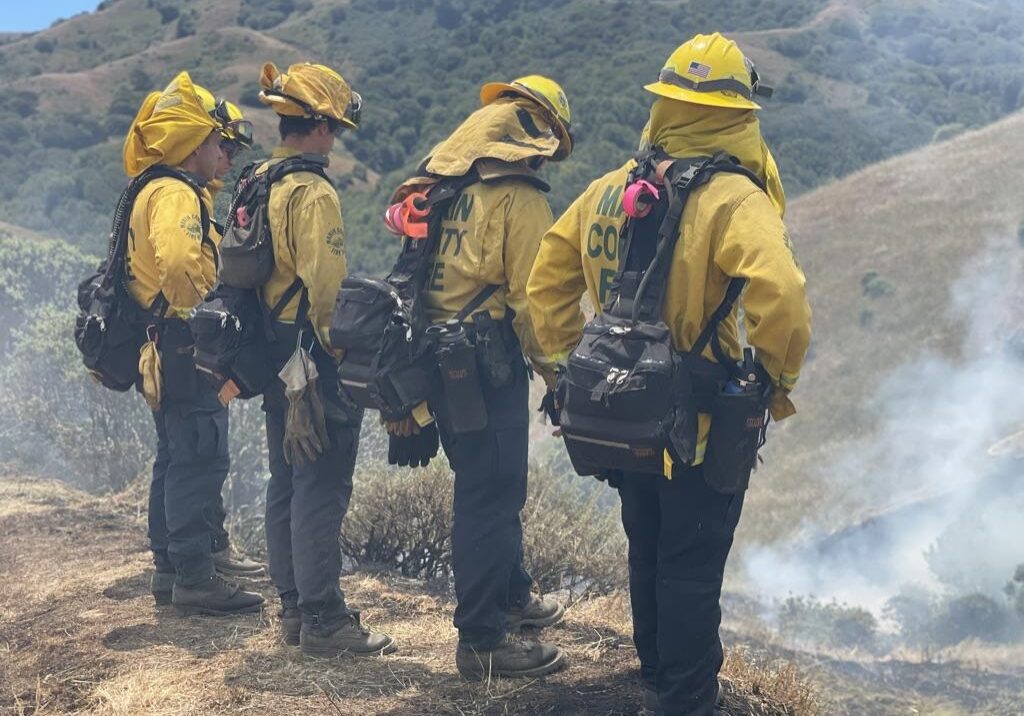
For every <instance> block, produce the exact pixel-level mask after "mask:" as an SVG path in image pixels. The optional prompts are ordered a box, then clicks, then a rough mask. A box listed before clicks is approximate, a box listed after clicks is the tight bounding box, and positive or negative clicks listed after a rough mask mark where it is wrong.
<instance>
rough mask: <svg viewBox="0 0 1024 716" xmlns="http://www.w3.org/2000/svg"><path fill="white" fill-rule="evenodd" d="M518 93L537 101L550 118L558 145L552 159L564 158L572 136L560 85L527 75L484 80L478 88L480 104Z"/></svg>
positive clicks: (566, 101) (566, 106) (544, 78)
mask: <svg viewBox="0 0 1024 716" xmlns="http://www.w3.org/2000/svg"><path fill="white" fill-rule="evenodd" d="M509 93H511V94H514V95H519V96H520V97H526V98H527V99H531V100H533V101H534V102H537V103H538V104H539V105H540V106H541V107H542V108H543V109H544V110H545V112H546V113H547V114H549V115H550V116H551V119H552V120H554V125H555V128H556V130H557V133H558V138H559V140H560V141H561V145H560V146H559V147H558V152H557V153H556V154H555V155H554V156H553V157H552V159H553V160H556V161H557V160H559V159H565V158H566V157H567V156H569V154H570V153H571V152H572V147H573V144H574V143H575V141H576V139H575V137H574V135H573V133H572V113H571V112H570V111H569V100H568V99H566V97H565V92H563V91H562V87H561V86H560V85H559V84H558V83H557V82H555V81H554V80H553V79H550V78H548V77H544V76H543V75H527V76H526V77H520V78H519V79H517V80H512V82H488V83H487V84H485V85H484V86H483V87H481V88H480V104H482V105H488V104H490V103H491V102H493V101H494V100H496V99H498V98H499V97H502V96H504V95H506V94H509Z"/></svg>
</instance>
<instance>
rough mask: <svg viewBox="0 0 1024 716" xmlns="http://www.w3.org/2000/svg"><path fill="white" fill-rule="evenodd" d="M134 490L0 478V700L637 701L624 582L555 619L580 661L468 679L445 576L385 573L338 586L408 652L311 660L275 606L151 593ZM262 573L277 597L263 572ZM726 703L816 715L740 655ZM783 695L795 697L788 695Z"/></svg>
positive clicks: (234, 708) (500, 709) (358, 710)
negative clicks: (202, 606) (214, 603)
mask: <svg viewBox="0 0 1024 716" xmlns="http://www.w3.org/2000/svg"><path fill="white" fill-rule="evenodd" d="M144 534H145V528H144V517H143V516H142V515H140V514H139V509H138V496H120V497H116V496H115V497H112V498H93V497H89V496H86V495H83V494H81V493H78V492H75V491H72V490H70V489H68V488H66V487H64V486H62V485H60V484H59V483H54V482H47V481H39V480H29V479H19V478H0V714H5V715H6V714H17V715H19V716H20V715H22V714H32V715H34V716H43V715H49V714H110V715H114V714H124V715H129V714H130V715H132V716H136V715H139V714H152V715H157V716H170V715H172V714H174V715H179V714H246V713H253V714H282V715H285V716H287V715H289V714H389V715H391V714H393V715H399V714H451V715H452V716H456V715H458V716H464V715H468V714H584V713H586V714H609V715H610V714H636V713H638V711H639V710H640V703H641V690H640V686H639V685H638V683H637V671H636V660H635V653H634V651H633V648H632V644H631V642H630V638H629V620H628V610H627V603H626V600H625V598H624V597H623V596H615V597H606V598H602V599H597V600H592V601H589V602H586V603H583V604H578V605H575V606H574V607H572V608H571V609H570V610H569V612H568V614H567V618H566V620H565V622H564V623H563V624H562V625H559V626H558V627H556V628H553V629H551V630H549V631H548V636H549V637H550V638H552V639H553V640H555V641H556V642H558V643H559V644H561V645H563V646H564V647H565V648H566V649H567V650H568V652H569V655H570V657H571V668H570V669H569V670H567V671H564V672H562V673H560V674H558V675H555V676H552V677H549V678H547V679H539V680H529V681H505V680H494V681H492V682H491V683H483V684H469V683H467V682H464V681H461V680H460V679H459V678H458V676H457V674H456V672H455V668H454V661H453V653H454V648H455V642H456V634H455V630H454V629H453V627H452V625H451V616H452V604H451V602H450V600H449V597H448V595H447V589H444V588H436V587H435V588H432V587H431V586H430V585H425V584H424V583H422V582H416V581H412V580H403V579H400V578H397V577H394V576H389V575H379V574H365V573H359V574H352V575H348V576H345V577H344V578H343V586H344V588H345V590H346V592H347V594H348V596H349V600H350V602H351V603H352V604H354V605H358V606H360V607H362V608H363V617H364V619H365V621H366V622H368V623H370V624H372V625H374V626H376V627H378V628H381V629H383V630H385V631H387V632H389V633H390V634H392V635H394V636H395V638H396V639H397V640H398V643H399V645H400V647H401V649H400V651H399V653H398V654H396V655H394V656H390V657H386V658H380V659H357V658H354V657H343V658H339V659H335V660H315V661H307V660H304V659H303V658H302V656H301V655H300V654H299V652H298V650H297V649H293V648H288V647H284V646H282V645H280V644H279V642H278V641H277V639H276V637H275V632H276V624H275V621H276V620H275V618H274V617H273V616H272V613H273V612H272V610H270V609H268V610H266V611H264V612H263V613H262V614H258V615H252V616H247V617H244V618H234V619H215V618H205V617H193V618H189V619H179V618H177V617H176V616H175V614H174V612H173V611H172V610H170V608H156V607H154V606H153V603H152V600H151V597H150V595H149V590H148V579H149V559H148V553H147V551H146V549H145V546H144V545H145V543H144ZM257 587H258V588H259V589H260V590H261V591H262V592H263V593H264V595H265V596H266V597H268V601H269V598H270V597H271V588H270V585H269V584H267V583H266V582H263V583H260V584H258V585H257ZM724 673H725V674H727V675H729V676H730V677H731V690H730V693H729V702H728V709H727V712H728V716H739V715H740V714H757V715H762V716H775V715H780V716H782V715H786V714H791V715H795V714H816V713H819V712H818V711H817V709H816V707H815V706H814V703H815V697H814V696H813V694H812V693H810V692H809V691H808V687H807V686H806V685H805V683H804V682H803V681H801V680H800V679H799V677H798V675H797V673H796V671H795V669H794V668H793V667H791V666H786V665H781V666H779V665H769V666H765V667H761V666H756V665H754V663H753V662H752V661H750V660H748V659H747V658H746V657H745V656H744V654H743V653H741V652H734V653H732V654H730V656H729V658H728V661H727V664H726V670H725V672H724ZM781 703H785V704H786V705H785V706H783V705H780V704H781Z"/></svg>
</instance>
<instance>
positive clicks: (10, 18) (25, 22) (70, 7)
mask: <svg viewBox="0 0 1024 716" xmlns="http://www.w3.org/2000/svg"><path fill="white" fill-rule="evenodd" d="M0 5H2V6H3V11H2V12H0V32H29V31H32V30H42V29H43V28H46V27H49V26H50V23H52V22H53V21H54V20H56V19H57V18H59V17H71V16H72V15H75V14H77V13H80V12H82V11H83V10H90V11H91V10H95V9H96V6H97V5H99V0H4V2H2V3H0Z"/></svg>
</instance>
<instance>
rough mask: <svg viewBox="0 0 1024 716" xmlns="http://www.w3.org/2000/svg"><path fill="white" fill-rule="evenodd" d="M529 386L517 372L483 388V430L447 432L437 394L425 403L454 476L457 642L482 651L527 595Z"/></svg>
mask: <svg viewBox="0 0 1024 716" xmlns="http://www.w3.org/2000/svg"><path fill="white" fill-rule="evenodd" d="M528 389H529V383H528V380H527V376H526V369H525V367H524V366H522V365H520V366H518V367H517V372H516V374H515V377H514V380H513V382H512V383H511V384H510V385H509V386H507V387H505V388H503V389H500V390H495V389H493V388H490V387H489V386H484V397H485V403H486V405H487V414H488V416H487V427H486V428H484V429H483V430H478V431H476V432H472V433H462V434H459V435H455V434H454V433H453V432H452V431H451V428H450V422H449V420H448V418H447V416H448V414H449V411H450V410H457V409H458V407H457V406H448V405H447V403H446V402H445V401H444V399H443V397H441V398H438V399H437V400H436V401H432V407H433V409H434V412H435V414H436V415H437V416H438V427H439V428H440V434H441V442H442V444H443V445H444V451H445V454H447V456H448V460H449V462H450V464H451V467H452V470H454V471H455V499H454V512H455V516H454V523H453V527H452V565H453V571H454V573H455V597H456V600H457V601H458V604H457V606H456V607H455V627H456V628H457V629H458V630H459V641H460V642H462V643H463V644H468V645H471V646H474V647H476V648H479V649H489V648H491V647H493V646H495V645H496V644H497V643H498V642H500V641H501V640H502V638H503V637H504V635H505V632H506V631H507V619H508V617H507V613H508V610H509V608H510V607H513V606H519V605H522V604H524V603H525V602H526V600H527V599H529V596H530V587H531V585H532V584H533V579H532V578H531V577H530V575H529V574H528V573H527V572H526V570H525V569H524V568H523V525H522V522H521V521H520V518H519V513H520V511H521V510H522V509H523V506H524V505H525V504H526V478H527V454H528V449H529V434H528V433H529V428H528V423H529V405H528V399H529V392H528Z"/></svg>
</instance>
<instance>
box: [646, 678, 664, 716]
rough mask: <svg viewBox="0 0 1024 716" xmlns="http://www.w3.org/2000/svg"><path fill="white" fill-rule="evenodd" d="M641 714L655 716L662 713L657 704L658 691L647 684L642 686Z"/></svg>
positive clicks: (659, 705)
mask: <svg viewBox="0 0 1024 716" xmlns="http://www.w3.org/2000/svg"><path fill="white" fill-rule="evenodd" d="M643 712H644V714H645V716H656V715H657V714H660V713H662V711H661V704H660V703H659V702H658V690H657V689H656V688H654V687H653V686H650V685H648V684H644V709H643Z"/></svg>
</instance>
